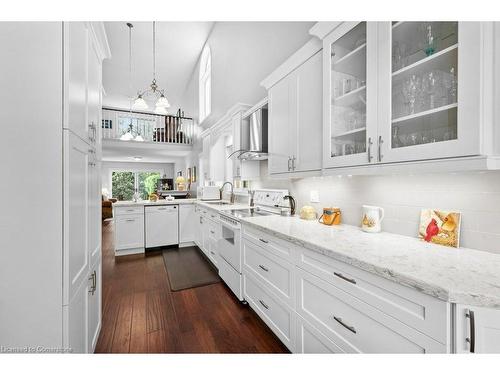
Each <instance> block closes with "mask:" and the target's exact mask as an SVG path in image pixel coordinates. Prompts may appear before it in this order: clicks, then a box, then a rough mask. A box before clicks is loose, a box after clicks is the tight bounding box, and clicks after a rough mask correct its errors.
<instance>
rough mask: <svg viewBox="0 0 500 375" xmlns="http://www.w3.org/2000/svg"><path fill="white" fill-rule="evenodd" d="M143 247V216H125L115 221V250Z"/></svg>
mask: <svg viewBox="0 0 500 375" xmlns="http://www.w3.org/2000/svg"><path fill="white" fill-rule="evenodd" d="M142 247H144V215H125V216H122V217H117V218H116V219H115V250H123V249H134V248H142Z"/></svg>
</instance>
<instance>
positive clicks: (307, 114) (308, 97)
mask: <svg viewBox="0 0 500 375" xmlns="http://www.w3.org/2000/svg"><path fill="white" fill-rule="evenodd" d="M322 62H323V60H322V53H321V51H318V52H317V53H316V54H315V55H314V56H312V57H311V58H310V59H309V60H307V61H306V62H305V63H304V64H303V65H301V66H300V67H299V68H298V70H297V92H298V102H297V115H298V120H297V137H295V145H294V149H296V152H295V153H294V154H293V155H292V158H293V160H292V169H293V171H294V172H296V171H300V172H303V171H313V170H320V169H321V164H322V156H323V153H322V134H323V121H322V120H323V113H322V109H323V105H322V101H323V89H322V84H323V74H322V73H323V70H322V66H323V65H322Z"/></svg>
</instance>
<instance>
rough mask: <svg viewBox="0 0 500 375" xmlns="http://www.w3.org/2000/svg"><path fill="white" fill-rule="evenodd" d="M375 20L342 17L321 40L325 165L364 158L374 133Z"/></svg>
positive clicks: (358, 161) (353, 162)
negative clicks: (335, 26)
mask: <svg viewBox="0 0 500 375" xmlns="http://www.w3.org/2000/svg"><path fill="white" fill-rule="evenodd" d="M376 61H377V25H376V23H373V22H345V23H343V24H342V25H341V26H339V27H338V28H337V29H335V30H334V31H333V32H332V33H331V34H329V35H328V36H327V37H326V38H325V39H324V40H323V79H324V83H323V100H324V101H323V117H324V118H323V121H324V129H323V131H324V134H323V149H324V150H325V152H324V160H323V164H324V167H326V168H330V167H342V166H348V165H362V164H368V163H370V162H372V161H373V160H374V155H373V143H374V140H375V138H376V135H377V86H376V85H377V65H376Z"/></svg>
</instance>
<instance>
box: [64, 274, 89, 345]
mask: <svg viewBox="0 0 500 375" xmlns="http://www.w3.org/2000/svg"><path fill="white" fill-rule="evenodd" d="M87 276H88V273H87V274H85V277H86V278H87ZM89 291H90V283H89V281H88V280H87V279H85V280H83V282H82V283H81V284H80V285H79V286H78V288H77V289H76V290H75V294H74V295H73V297H72V299H71V300H70V301H69V304H68V305H67V306H64V308H63V310H64V329H63V332H64V338H63V345H64V347H65V348H67V349H71V352H72V353H87V352H88V343H87V337H88V334H87V332H88V326H87V324H88V303H89Z"/></svg>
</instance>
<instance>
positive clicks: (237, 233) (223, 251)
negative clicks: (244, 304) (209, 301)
mask: <svg viewBox="0 0 500 375" xmlns="http://www.w3.org/2000/svg"><path fill="white" fill-rule="evenodd" d="M220 223H221V232H220V237H219V240H218V241H217V245H218V246H217V249H218V251H219V257H220V262H219V264H218V266H219V276H220V277H221V278H222V279H223V280H224V282H225V283H226V284H227V286H229V288H230V289H231V290H232V291H233V293H234V294H235V295H236V296H237V297H238V299H239V300H240V301H242V300H243V293H242V285H241V224H240V223H239V222H238V221H237V220H234V219H233V218H231V217H228V216H225V215H223V214H221V215H220Z"/></svg>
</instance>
